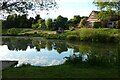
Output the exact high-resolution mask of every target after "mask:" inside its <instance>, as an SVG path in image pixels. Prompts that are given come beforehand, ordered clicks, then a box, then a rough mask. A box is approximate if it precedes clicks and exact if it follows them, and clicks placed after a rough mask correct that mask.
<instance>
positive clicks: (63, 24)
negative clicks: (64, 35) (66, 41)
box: [54, 15, 68, 30]
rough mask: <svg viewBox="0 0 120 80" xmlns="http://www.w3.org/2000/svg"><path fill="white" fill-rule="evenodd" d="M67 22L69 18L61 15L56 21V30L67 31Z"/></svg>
mask: <svg viewBox="0 0 120 80" xmlns="http://www.w3.org/2000/svg"><path fill="white" fill-rule="evenodd" d="M67 20H68V18H66V17H62V16H61V15H59V16H58V17H57V19H55V20H54V27H55V30H57V29H58V28H63V29H66V24H67Z"/></svg>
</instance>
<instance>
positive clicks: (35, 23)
mask: <svg viewBox="0 0 120 80" xmlns="http://www.w3.org/2000/svg"><path fill="white" fill-rule="evenodd" d="M82 18H83V17H80V16H79V15H76V16H74V17H73V18H72V19H70V20H68V18H67V17H63V16H61V15H59V16H58V17H57V18H56V19H52V18H48V19H47V20H45V19H42V18H41V17H40V15H36V17H35V18H33V17H30V18H29V19H28V18H27V14H24V15H17V14H13V15H9V16H8V17H7V19H6V20H4V21H3V22H2V26H3V28H34V29H44V30H57V29H58V28H62V29H69V28H70V27H71V26H73V27H76V26H77V25H78V24H79V23H80V21H81V19H82Z"/></svg>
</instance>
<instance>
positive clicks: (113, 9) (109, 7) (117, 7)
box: [93, 0, 120, 20]
mask: <svg viewBox="0 0 120 80" xmlns="http://www.w3.org/2000/svg"><path fill="white" fill-rule="evenodd" d="M93 3H94V4H95V5H96V6H97V7H98V8H99V9H100V11H101V12H100V13H99V14H98V17H99V19H101V20H105V19H108V18H110V17H111V16H113V15H119V16H120V0H118V1H114V0H107V1H106V2H105V0H94V2H93Z"/></svg>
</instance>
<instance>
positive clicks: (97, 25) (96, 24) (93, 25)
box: [92, 22, 102, 28]
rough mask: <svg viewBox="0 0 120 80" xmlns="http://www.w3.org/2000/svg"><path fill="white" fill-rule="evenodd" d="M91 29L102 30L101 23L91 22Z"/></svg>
mask: <svg viewBox="0 0 120 80" xmlns="http://www.w3.org/2000/svg"><path fill="white" fill-rule="evenodd" d="M92 27H93V28H102V23H101V22H93V23H92Z"/></svg>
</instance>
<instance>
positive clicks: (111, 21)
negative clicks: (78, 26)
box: [87, 11, 120, 28]
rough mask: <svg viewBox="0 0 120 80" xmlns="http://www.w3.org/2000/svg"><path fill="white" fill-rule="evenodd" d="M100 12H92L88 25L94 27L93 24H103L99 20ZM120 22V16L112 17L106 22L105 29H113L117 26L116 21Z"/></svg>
mask: <svg viewBox="0 0 120 80" xmlns="http://www.w3.org/2000/svg"><path fill="white" fill-rule="evenodd" d="M99 13H100V11H92V12H91V13H90V15H89V17H88V19H87V25H89V26H90V27H92V23H93V22H101V20H100V19H98V17H97V14H99ZM116 20H120V16H117V15H114V16H112V17H110V18H109V19H108V20H107V21H104V24H103V25H104V27H111V28H113V27H114V26H115V21H116Z"/></svg>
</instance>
